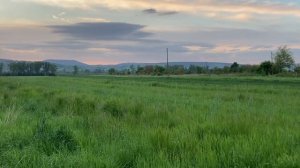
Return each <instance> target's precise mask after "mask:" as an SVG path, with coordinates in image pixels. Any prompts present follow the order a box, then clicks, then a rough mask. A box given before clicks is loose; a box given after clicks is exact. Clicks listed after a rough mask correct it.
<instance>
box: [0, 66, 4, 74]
mask: <svg viewBox="0 0 300 168" xmlns="http://www.w3.org/2000/svg"><path fill="white" fill-rule="evenodd" d="M3 67H4V65H3V63H0V75H2V73H3Z"/></svg>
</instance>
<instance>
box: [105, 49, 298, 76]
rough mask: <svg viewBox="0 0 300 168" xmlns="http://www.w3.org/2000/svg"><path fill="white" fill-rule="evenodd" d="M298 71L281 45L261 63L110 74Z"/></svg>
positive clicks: (153, 67)
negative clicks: (272, 57) (273, 55)
mask: <svg viewBox="0 0 300 168" xmlns="http://www.w3.org/2000/svg"><path fill="white" fill-rule="evenodd" d="M286 72H289V73H296V74H298V75H300V67H299V66H296V65H295V60H294V57H293V53H292V52H291V50H290V49H289V48H287V46H281V47H279V48H278V50H277V51H276V53H275V57H274V59H272V60H271V61H264V62H262V63H260V64H259V65H240V64H238V63H237V62H234V63H233V64H232V65H231V66H225V67H223V68H218V67H215V68H209V67H208V66H204V67H203V66H196V65H190V66H189V67H184V66H182V65H174V66H169V67H168V68H166V67H165V66H159V65H147V66H144V67H136V68H135V67H133V66H131V67H130V68H129V69H126V70H117V69H115V68H110V69H109V70H108V74H110V75H158V76H159V75H166V74H169V75H184V74H232V73H244V74H261V75H276V74H280V73H286Z"/></svg>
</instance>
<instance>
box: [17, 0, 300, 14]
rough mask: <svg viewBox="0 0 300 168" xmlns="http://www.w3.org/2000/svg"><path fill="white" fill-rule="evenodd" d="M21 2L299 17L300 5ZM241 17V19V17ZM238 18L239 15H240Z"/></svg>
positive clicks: (266, 1)
mask: <svg viewBox="0 0 300 168" xmlns="http://www.w3.org/2000/svg"><path fill="white" fill-rule="evenodd" d="M14 1H19V2H24V1H25V2H26V1H31V2H36V3H41V4H45V5H51V6H59V7H64V8H82V9H87V8H96V7H106V8H109V9H126V10H140V9H156V10H158V11H160V10H163V11H178V12H185V13H192V14H203V15H205V14H206V13H231V14H239V15H241V16H242V14H263V15H277V16H278V15H280V16H297V17H300V6H299V5H297V3H287V2H284V1H280V0H273V1H270V0H260V1H258V0H240V1H237V0H233V1H232V0H231V1H230V0H224V1H219V0H152V1H149V0H122V1H120V0H89V1H87V0H14ZM241 16H240V17H241ZM237 17H238V16H237Z"/></svg>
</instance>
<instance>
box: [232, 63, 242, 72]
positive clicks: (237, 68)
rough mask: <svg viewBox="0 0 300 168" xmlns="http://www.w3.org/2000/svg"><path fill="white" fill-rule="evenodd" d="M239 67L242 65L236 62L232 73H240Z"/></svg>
mask: <svg viewBox="0 0 300 168" xmlns="http://www.w3.org/2000/svg"><path fill="white" fill-rule="evenodd" d="M239 67H240V65H239V64H238V63H237V62H234V63H233V64H232V65H231V66H230V72H234V73H236V72H239Z"/></svg>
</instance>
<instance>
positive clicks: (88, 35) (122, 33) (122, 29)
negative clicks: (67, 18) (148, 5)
mask: <svg viewBox="0 0 300 168" xmlns="http://www.w3.org/2000/svg"><path fill="white" fill-rule="evenodd" d="M48 27H49V28H51V29H53V31H54V33H60V34H65V35H68V36H70V37H73V38H76V39H81V40H136V39H143V38H145V37H147V36H149V35H150V33H148V32H144V31H143V30H142V29H143V28H144V27H145V26H143V25H138V24H129V23H117V22H107V23H106V22H101V23H97V22H96V23H77V24H71V25H55V26H48Z"/></svg>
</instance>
